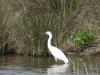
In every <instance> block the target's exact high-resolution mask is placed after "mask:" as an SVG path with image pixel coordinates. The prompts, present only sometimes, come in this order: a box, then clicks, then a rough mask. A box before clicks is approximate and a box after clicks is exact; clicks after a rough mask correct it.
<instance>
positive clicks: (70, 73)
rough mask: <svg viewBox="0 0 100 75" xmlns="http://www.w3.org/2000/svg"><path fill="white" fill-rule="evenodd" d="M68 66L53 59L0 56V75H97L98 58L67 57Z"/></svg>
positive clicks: (99, 62)
mask: <svg viewBox="0 0 100 75" xmlns="http://www.w3.org/2000/svg"><path fill="white" fill-rule="evenodd" d="M67 58H68V59H69V60H70V64H64V63H63V62H62V61H58V62H57V63H56V62H55V59H54V57H29V56H20V55H5V56H0V75H93V74H94V75H99V74H100V57H99V56H85V55H67Z"/></svg>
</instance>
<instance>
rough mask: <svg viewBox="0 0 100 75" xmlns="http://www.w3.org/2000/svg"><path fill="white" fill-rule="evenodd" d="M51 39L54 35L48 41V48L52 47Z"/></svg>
mask: <svg viewBox="0 0 100 75" xmlns="http://www.w3.org/2000/svg"><path fill="white" fill-rule="evenodd" d="M51 39H52V35H49V39H48V48H50V47H51Z"/></svg>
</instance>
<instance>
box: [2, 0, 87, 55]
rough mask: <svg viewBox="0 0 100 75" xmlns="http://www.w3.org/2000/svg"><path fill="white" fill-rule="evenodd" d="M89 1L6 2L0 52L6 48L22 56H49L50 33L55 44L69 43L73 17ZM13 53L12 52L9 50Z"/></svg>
mask: <svg viewBox="0 0 100 75" xmlns="http://www.w3.org/2000/svg"><path fill="white" fill-rule="evenodd" d="M85 3H87V0H81V1H80V0H64V1H61V0H48V1H44V0H41V1H36V0H33V1H31V0H26V1H11V0H8V1H6V0H3V1H2V2H1V7H0V16H1V17H0V46H1V47H0V52H1V53H4V50H7V49H8V48H7V49H6V48H5V46H6V45H9V48H14V49H15V50H16V52H17V53H18V54H24V55H31V56H37V55H39V56H46V55H48V54H49V52H48V49H47V45H46V42H47V36H46V35H41V33H44V32H46V31H51V32H52V33H53V40H52V44H53V45H55V46H59V45H61V44H62V43H63V42H64V41H66V39H67V36H66V34H65V33H68V32H69V31H70V29H69V26H70V24H69V23H70V20H69V17H70V16H72V14H73V13H74V12H75V11H76V10H78V9H79V8H81V7H82V6H83V5H84V4H85ZM66 30H67V31H66ZM8 50H9V49H8Z"/></svg>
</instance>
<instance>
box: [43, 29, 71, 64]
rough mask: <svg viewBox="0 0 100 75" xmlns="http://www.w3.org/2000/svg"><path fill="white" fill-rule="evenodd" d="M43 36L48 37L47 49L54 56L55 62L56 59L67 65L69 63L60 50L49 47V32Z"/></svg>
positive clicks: (50, 37)
mask: <svg viewBox="0 0 100 75" xmlns="http://www.w3.org/2000/svg"><path fill="white" fill-rule="evenodd" d="M44 34H47V35H49V39H48V43H47V45H48V49H49V51H50V52H51V54H52V55H53V56H54V58H55V60H56V62H57V59H58V60H62V61H64V63H68V62H69V61H68V59H67V58H66V56H65V55H64V53H63V52H62V51H61V50H60V49H58V48H57V47H54V46H52V45H51V39H52V33H51V32H50V31H47V32H45V33H44Z"/></svg>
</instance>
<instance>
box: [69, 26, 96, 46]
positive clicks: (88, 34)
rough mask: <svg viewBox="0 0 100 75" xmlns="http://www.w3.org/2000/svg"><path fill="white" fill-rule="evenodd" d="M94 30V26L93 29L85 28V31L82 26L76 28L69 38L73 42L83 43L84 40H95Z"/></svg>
mask: <svg viewBox="0 0 100 75" xmlns="http://www.w3.org/2000/svg"><path fill="white" fill-rule="evenodd" d="M95 35H96V30H95V27H94V28H93V30H89V28H88V27H87V28H86V31H85V30H84V29H82V28H80V29H79V30H78V33H77V34H76V35H75V37H73V35H72V36H71V37H70V39H71V40H72V39H73V41H74V43H75V44H78V45H83V44H84V43H86V42H92V41H94V40H95V37H94V36H95Z"/></svg>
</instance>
